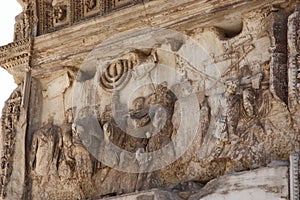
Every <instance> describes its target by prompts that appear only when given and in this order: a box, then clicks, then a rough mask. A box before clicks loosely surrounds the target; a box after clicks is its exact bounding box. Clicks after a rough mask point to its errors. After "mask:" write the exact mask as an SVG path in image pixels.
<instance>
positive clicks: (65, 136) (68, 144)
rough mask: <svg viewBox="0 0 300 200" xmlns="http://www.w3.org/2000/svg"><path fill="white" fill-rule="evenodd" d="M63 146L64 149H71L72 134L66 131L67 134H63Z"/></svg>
mask: <svg viewBox="0 0 300 200" xmlns="http://www.w3.org/2000/svg"><path fill="white" fill-rule="evenodd" d="M63 144H64V146H65V147H71V146H72V144H73V143H72V134H71V133H70V132H69V131H67V132H64V134H63Z"/></svg>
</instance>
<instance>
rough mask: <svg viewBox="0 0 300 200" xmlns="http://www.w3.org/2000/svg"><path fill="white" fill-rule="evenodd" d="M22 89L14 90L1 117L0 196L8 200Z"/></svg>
mask: <svg viewBox="0 0 300 200" xmlns="http://www.w3.org/2000/svg"><path fill="white" fill-rule="evenodd" d="M21 98H22V97H21V92H20V88H17V89H15V90H14V92H13V93H12V94H11V96H10V97H9V99H8V100H7V101H6V102H5V105H4V108H3V111H2V116H1V127H2V130H1V133H2V145H3V146H2V149H1V150H2V151H1V168H0V172H1V178H0V196H1V198H6V195H7V185H8V183H9V181H10V177H11V174H12V170H13V162H14V157H13V156H14V152H15V137H16V134H17V123H18V121H19V116H20V112H21V101H22V99H21Z"/></svg>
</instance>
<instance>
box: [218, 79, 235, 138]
mask: <svg viewBox="0 0 300 200" xmlns="http://www.w3.org/2000/svg"><path fill="white" fill-rule="evenodd" d="M238 87H239V82H238V81H237V80H227V81H225V92H224V94H223V95H222V96H221V97H220V99H219V100H220V105H219V108H218V113H217V120H216V127H215V131H214V136H215V137H216V138H217V139H219V140H220V141H222V142H230V141H232V140H234V139H236V138H237V135H236V128H237V125H238V120H239V116H240V95H238V94H237V93H236V92H237V89H238Z"/></svg>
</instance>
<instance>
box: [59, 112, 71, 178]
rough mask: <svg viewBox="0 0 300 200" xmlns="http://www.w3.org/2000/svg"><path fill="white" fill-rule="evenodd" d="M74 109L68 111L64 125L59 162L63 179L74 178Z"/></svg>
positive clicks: (60, 174)
mask: <svg viewBox="0 0 300 200" xmlns="http://www.w3.org/2000/svg"><path fill="white" fill-rule="evenodd" d="M73 121H74V120H73V114H72V109H68V110H67V111H66V117H65V120H64V122H63V125H62V140H63V146H62V152H61V156H60V161H59V169H58V174H59V176H60V177H61V178H63V179H69V178H72V176H73V172H74V168H75V159H74V157H73V148H74V145H73V141H72V123H73Z"/></svg>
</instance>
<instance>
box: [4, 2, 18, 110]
mask: <svg viewBox="0 0 300 200" xmlns="http://www.w3.org/2000/svg"><path fill="white" fill-rule="evenodd" d="M21 11H22V8H21V6H20V4H19V3H18V2H17V0H6V1H3V0H2V1H0V46H3V45H6V44H8V43H10V42H12V41H13V35H14V23H15V16H16V15H18V14H19V13H20V12H21ZM15 88H16V84H15V83H14V79H13V77H12V76H11V75H10V74H9V73H8V72H7V71H5V70H4V69H3V68H1V67H0V111H2V108H3V105H4V102H5V101H6V100H7V99H8V97H9V96H10V94H11V93H12V91H13V90H14V89H15ZM1 113H2V112H0V115H1Z"/></svg>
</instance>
